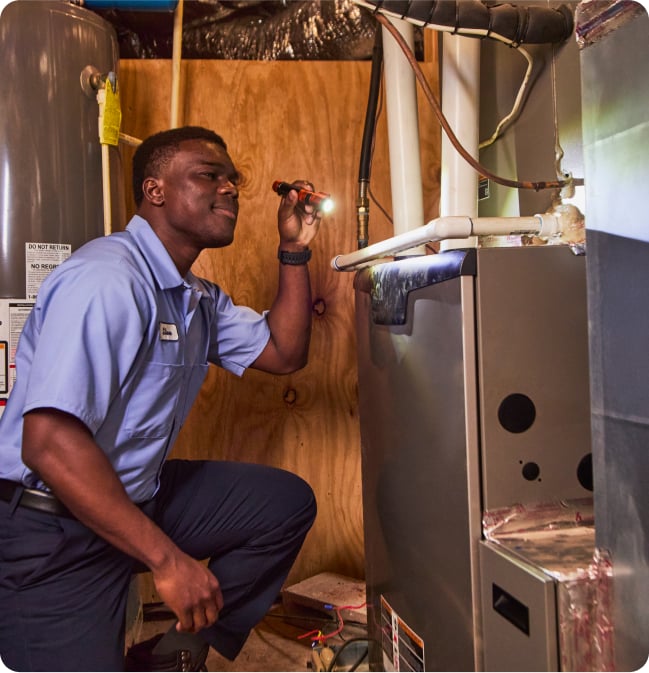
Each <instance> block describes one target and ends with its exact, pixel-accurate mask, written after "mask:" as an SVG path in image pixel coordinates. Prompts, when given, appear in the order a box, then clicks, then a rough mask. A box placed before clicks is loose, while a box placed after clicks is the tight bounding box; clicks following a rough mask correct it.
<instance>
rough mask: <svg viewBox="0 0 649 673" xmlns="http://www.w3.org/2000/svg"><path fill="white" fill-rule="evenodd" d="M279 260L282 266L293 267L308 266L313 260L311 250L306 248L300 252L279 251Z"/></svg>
mask: <svg viewBox="0 0 649 673" xmlns="http://www.w3.org/2000/svg"><path fill="white" fill-rule="evenodd" d="M277 259H279V261H280V262H281V263H282V264H290V265H291V266H300V265H301V264H306V263H307V262H308V261H309V260H310V259H311V250H309V248H305V249H304V250H300V251H299V252H289V251H288V250H278V251H277Z"/></svg>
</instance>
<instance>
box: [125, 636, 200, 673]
mask: <svg viewBox="0 0 649 673" xmlns="http://www.w3.org/2000/svg"><path fill="white" fill-rule="evenodd" d="M164 635H166V634H164V633H158V635H156V636H153V638H149V639H148V640H144V641H142V642H141V643H137V644H135V645H133V646H132V647H130V648H129V649H128V652H127V653H126V658H125V660H124V670H125V671H207V668H206V667H205V660H206V659H207V653H208V652H209V649H210V648H209V645H208V644H207V643H202V645H201V646H200V649H199V650H198V651H192V650H191V649H176V650H171V651H169V652H165V653H160V654H157V653H154V652H153V649H154V648H155V646H156V645H157V644H158V643H159V642H160V640H161V639H162V637H163V636H164Z"/></svg>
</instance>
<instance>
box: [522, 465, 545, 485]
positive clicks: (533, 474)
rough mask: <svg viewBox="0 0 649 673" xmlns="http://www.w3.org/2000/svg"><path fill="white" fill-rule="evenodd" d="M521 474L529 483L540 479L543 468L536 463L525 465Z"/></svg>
mask: <svg viewBox="0 0 649 673" xmlns="http://www.w3.org/2000/svg"><path fill="white" fill-rule="evenodd" d="M521 472H522V473H523V476H524V477H525V479H527V481H534V480H535V479H538V478H539V475H540V474H541V468H540V467H539V466H538V465H537V464H536V463H525V465H523V469H522V470H521Z"/></svg>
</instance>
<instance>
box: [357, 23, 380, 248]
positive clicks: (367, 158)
mask: <svg viewBox="0 0 649 673" xmlns="http://www.w3.org/2000/svg"><path fill="white" fill-rule="evenodd" d="M382 71H383V36H382V32H381V28H380V27H377V30H376V37H375V39H374V49H373V51H372V71H371V74H370V91H369V95H368V98H367V110H366V112H365V127H364V129H363V141H362V143H361V157H360V163H359V167H358V200H357V201H356V218H357V222H358V226H357V239H358V249H359V250H360V249H361V248H366V247H367V244H368V242H369V234H368V225H369V219H370V200H369V197H368V191H369V184H370V174H371V171H372V147H373V145H374V135H375V133H376V108H377V106H378V102H379V95H380V91H381V73H382Z"/></svg>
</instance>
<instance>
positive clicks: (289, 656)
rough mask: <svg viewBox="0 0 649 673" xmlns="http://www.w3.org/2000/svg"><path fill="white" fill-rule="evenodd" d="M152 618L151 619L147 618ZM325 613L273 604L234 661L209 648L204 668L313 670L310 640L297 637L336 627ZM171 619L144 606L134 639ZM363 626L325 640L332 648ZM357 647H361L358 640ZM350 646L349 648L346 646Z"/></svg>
mask: <svg viewBox="0 0 649 673" xmlns="http://www.w3.org/2000/svg"><path fill="white" fill-rule="evenodd" d="M150 617H152V619H151V618H150ZM326 617H327V616H326V615H324V614H323V615H322V616H314V615H313V614H312V613H311V614H309V615H306V616H305V615H304V614H300V615H296V614H291V615H288V614H287V613H286V611H285V610H284V607H283V605H282V604H281V603H278V604H276V605H274V606H273V607H272V608H271V609H270V611H269V612H268V614H267V616H266V617H265V618H264V619H263V620H262V621H261V622H260V623H259V624H258V625H257V627H256V628H255V629H254V630H253V631H252V633H251V634H250V637H249V638H248V640H247V642H246V644H245V646H244V648H243V650H242V651H241V653H240V654H239V656H238V657H237V658H236V660H235V661H229V660H228V659H225V658H224V657H222V656H221V655H220V654H218V652H216V651H214V650H212V649H210V653H209V655H208V657H207V662H206V664H207V670H208V671H251V672H252V671H286V672H287V673H288V672H289V671H311V670H314V669H313V666H312V663H311V662H312V658H311V650H312V647H311V640H310V638H309V637H306V638H300V637H299V636H301V635H304V634H306V633H308V632H309V631H311V630H312V629H321V630H322V632H323V633H324V634H327V633H332V632H333V631H335V630H336V624H335V622H333V621H331V622H329V623H327V622H325V621H323V618H325V619H326ZM173 621H174V620H172V619H168V618H167V616H166V615H165V614H164V613H163V612H160V611H158V614H157V615H156V614H155V611H154V610H148V609H147V606H145V610H144V621H143V622H142V625H141V631H140V635H139V637H138V638H137V640H138V642H139V641H143V640H146V639H147V638H151V637H152V636H154V635H155V634H157V633H162V632H166V631H167V630H168V629H169V628H170V627H171V625H172V624H173ZM365 635H366V629H365V627H364V626H361V625H354V624H346V625H345V628H344V629H343V631H342V632H341V633H340V634H339V635H337V636H334V637H332V638H331V639H327V641H326V642H327V644H329V645H330V646H331V647H332V648H333V649H334V650H336V649H338V648H339V647H341V645H342V644H343V643H344V642H346V640H349V639H351V638H363V637H364V636H365ZM359 646H362V647H364V643H362V642H360V643H359ZM349 649H350V648H349ZM354 658H355V659H358V656H355V657H354ZM350 669H351V665H345V662H344V660H343V663H342V664H341V665H340V666H336V667H335V668H334V669H333V670H336V671H344V670H350ZM355 670H357V671H367V670H369V668H368V666H367V661H366V660H365V661H363V662H362V663H361V664H360V665H358V667H357V668H356V669H355Z"/></svg>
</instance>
